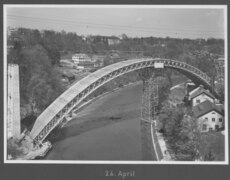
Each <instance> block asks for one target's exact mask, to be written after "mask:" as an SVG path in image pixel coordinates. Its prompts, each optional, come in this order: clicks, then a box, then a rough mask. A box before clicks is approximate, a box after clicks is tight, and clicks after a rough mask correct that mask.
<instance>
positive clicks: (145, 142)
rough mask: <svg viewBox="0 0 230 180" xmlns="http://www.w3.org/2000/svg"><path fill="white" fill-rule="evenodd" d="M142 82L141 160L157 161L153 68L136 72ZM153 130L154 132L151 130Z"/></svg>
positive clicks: (155, 101)
mask: <svg viewBox="0 0 230 180" xmlns="http://www.w3.org/2000/svg"><path fill="white" fill-rule="evenodd" d="M138 73H139V77H140V78H141V80H142V81H143V92H142V106H141V122H140V125H141V141H142V159H143V160H154V161H159V160H160V158H159V156H158V153H157V148H156V144H155V140H156V139H154V138H153V133H155V123H154V122H155V118H156V106H157V105H158V84H157V82H155V81H154V78H155V74H154V69H153V68H146V69H144V70H141V71H139V72H138ZM153 128H154V130H153Z"/></svg>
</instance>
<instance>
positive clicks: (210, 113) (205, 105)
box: [193, 100, 224, 132]
mask: <svg viewBox="0 0 230 180" xmlns="http://www.w3.org/2000/svg"><path fill="white" fill-rule="evenodd" d="M193 113H194V115H195V116H196V117H197V119H198V123H199V127H200V129H201V131H202V132H208V131H212V130H219V129H221V128H223V127H224V109H223V106H222V107H221V106H216V105H215V104H214V103H211V102H210V101H208V100H206V101H204V102H202V103H200V104H198V105H196V106H195V107H193Z"/></svg>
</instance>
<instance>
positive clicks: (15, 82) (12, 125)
mask: <svg viewBox="0 0 230 180" xmlns="http://www.w3.org/2000/svg"><path fill="white" fill-rule="evenodd" d="M7 81H8V93H7V139H9V138H19V137H20V134H21V118H20V92H19V67H18V65H17V64H9V65H8V73H7Z"/></svg>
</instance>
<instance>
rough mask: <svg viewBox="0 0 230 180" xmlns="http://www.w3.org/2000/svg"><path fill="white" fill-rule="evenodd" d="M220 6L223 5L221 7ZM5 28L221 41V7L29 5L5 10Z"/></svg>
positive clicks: (222, 33) (222, 17) (222, 15)
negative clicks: (219, 39)
mask: <svg viewBox="0 0 230 180" xmlns="http://www.w3.org/2000/svg"><path fill="white" fill-rule="evenodd" d="M222 7H223V6H222ZM6 21H7V26H11V27H26V28H32V29H39V30H55V31H62V30H64V31H66V32H76V33H77V34H78V35H85V36H86V35H105V36H111V35H115V36H119V35H121V34H126V35H127V36H129V37H149V36H153V37H173V38H190V39H197V38H204V39H207V38H211V37H213V38H224V32H225V31H224V30H225V16H224V9H223V8H220V6H218V7H217V6H211V7H210V6H209V7H208V8H207V7H205V6H202V8H194V7H189V6H187V7H186V8H184V7H183V8H178V7H176V8H175V6H174V8H170V7H167V8H165V7H163V8H162V6H161V7H157V6H124V5H122V6H112V5H110V6H74V5H72V6H68V7H67V6H56V7H50V6H40V7H39V6H30V7H25V6H24V7H23V6H20V7H13V6H7V7H6Z"/></svg>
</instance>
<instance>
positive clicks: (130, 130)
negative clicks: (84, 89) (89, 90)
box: [45, 84, 142, 160]
mask: <svg viewBox="0 0 230 180" xmlns="http://www.w3.org/2000/svg"><path fill="white" fill-rule="evenodd" d="M141 93H142V84H138V85H131V86H128V87H125V88H123V89H120V90H118V91H116V92H114V93H110V94H108V95H106V96H104V97H102V98H100V99H98V100H96V101H95V102H93V103H92V104H90V105H89V106H88V107H86V108H85V109H84V110H82V111H81V112H79V113H78V116H77V117H76V119H74V120H72V121H70V122H69V123H68V124H67V126H66V127H65V128H64V129H62V130H61V132H59V133H60V135H59V138H56V139H55V141H54V143H53V149H52V151H50V152H49V154H48V155H47V156H46V158H45V159H47V160H141V159H142V151H141V129H140V107H141Z"/></svg>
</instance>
